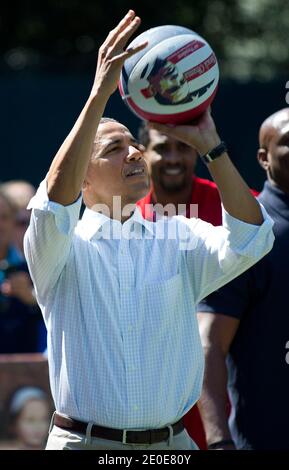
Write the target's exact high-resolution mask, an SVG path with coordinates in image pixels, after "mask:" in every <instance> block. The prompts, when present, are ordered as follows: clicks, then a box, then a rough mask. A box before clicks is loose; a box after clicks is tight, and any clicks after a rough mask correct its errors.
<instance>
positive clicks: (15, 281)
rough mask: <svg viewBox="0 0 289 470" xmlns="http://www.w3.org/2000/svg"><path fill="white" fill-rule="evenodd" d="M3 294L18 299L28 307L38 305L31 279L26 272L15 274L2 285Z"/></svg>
mask: <svg viewBox="0 0 289 470" xmlns="http://www.w3.org/2000/svg"><path fill="white" fill-rule="evenodd" d="M1 292H2V294H3V295H6V296H7V297H16V298H17V299H19V300H21V302H23V303H24V304H26V305H36V304H37V302H36V300H35V297H34V296H33V293H32V292H33V289H32V285H31V281H30V277H29V275H28V274H27V273H25V272H23V271H22V272H21V271H20V272H17V273H13V274H11V275H10V276H9V278H8V279H6V280H5V281H4V282H3V284H2V285H1Z"/></svg>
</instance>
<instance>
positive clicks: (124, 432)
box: [122, 429, 127, 444]
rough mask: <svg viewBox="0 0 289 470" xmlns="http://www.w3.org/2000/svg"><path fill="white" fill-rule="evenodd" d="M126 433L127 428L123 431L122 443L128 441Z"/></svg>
mask: <svg viewBox="0 0 289 470" xmlns="http://www.w3.org/2000/svg"><path fill="white" fill-rule="evenodd" d="M126 433H127V430H126V429H124V430H123V431H122V443H123V444H127V442H126Z"/></svg>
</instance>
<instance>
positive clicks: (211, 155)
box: [201, 141, 227, 164]
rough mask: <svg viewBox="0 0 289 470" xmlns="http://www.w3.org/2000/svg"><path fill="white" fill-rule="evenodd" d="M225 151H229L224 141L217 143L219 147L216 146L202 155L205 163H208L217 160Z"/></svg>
mask: <svg viewBox="0 0 289 470" xmlns="http://www.w3.org/2000/svg"><path fill="white" fill-rule="evenodd" d="M225 152H227V145H226V144H225V142H223V141H222V142H221V143H220V144H219V145H217V147H214V148H213V149H212V150H210V151H209V152H208V153H206V154H205V155H201V159H202V160H203V162H204V163H206V164H208V163H211V162H212V161H213V160H216V158H218V157H220V156H221V155H223V153H225Z"/></svg>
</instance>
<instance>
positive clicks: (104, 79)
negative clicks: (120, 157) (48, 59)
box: [24, 10, 146, 303]
mask: <svg viewBox="0 0 289 470" xmlns="http://www.w3.org/2000/svg"><path fill="white" fill-rule="evenodd" d="M139 24H140V19H139V18H138V17H136V16H135V13H134V12H133V11H132V10H130V11H129V12H128V14H127V15H126V16H125V17H124V18H123V19H122V20H121V22H120V23H119V24H118V26H116V28H115V29H113V30H112V31H111V32H110V33H109V35H108V37H107V39H106V40H105V42H104V43H103V45H102V46H101V47H100V49H99V54H98V61H97V69H96V75H95V79H94V83H93V86H92V89H91V93H90V96H89V98H88V100H87V102H86V104H85V106H84V108H83V110H82V112H81V113H80V116H79V118H78V119H77V121H76V123H75V125H74V126H73V128H72V130H71V132H70V133H69V135H68V136H67V138H66V139H65V141H64V142H63V144H62V146H61V147H60V149H59V151H58V152H57V154H56V156H55V158H54V160H53V162H52V164H51V167H50V169H49V172H48V175H47V178H46V180H45V181H43V182H42V183H41V185H40V187H39V189H38V191H37V194H36V196H34V198H32V200H31V201H30V205H29V207H30V208H31V209H33V210H32V214H31V221H30V225H29V228H28V230H27V232H26V234H25V239H24V250H25V256H26V259H27V262H28V266H29V271H30V274H31V277H32V279H33V283H34V286H35V291H36V295H37V299H38V301H40V303H43V302H44V301H45V299H47V296H49V295H51V296H53V288H54V286H56V285H57V280H58V279H59V276H60V275H61V273H62V271H63V269H64V267H65V265H66V262H67V260H68V257H69V254H70V250H71V246H72V235H73V230H74V227H75V226H76V224H77V222H78V218H79V210H80V204H81V200H80V198H79V194H80V191H81V188H82V185H83V181H84V178H85V175H86V171H87V167H88V164H89V160H90V157H91V153H92V148H93V142H94V139H95V135H96V131H97V127H98V124H99V121H100V119H101V117H102V114H103V112H104V108H105V105H106V103H107V100H108V98H109V97H110V95H111V94H112V93H113V92H114V91H115V89H116V88H117V83H118V79H119V75H120V71H121V67H122V65H123V63H124V61H125V60H126V59H127V58H128V57H130V56H132V55H133V54H135V53H136V52H138V51H139V50H141V49H142V48H144V47H145V45H146V43H142V44H140V45H138V46H136V47H134V48H133V49H130V50H124V48H125V45H126V43H127V41H128V39H129V38H130V37H131V35H132V34H133V33H134V31H135V30H136V29H137V27H138V26H139Z"/></svg>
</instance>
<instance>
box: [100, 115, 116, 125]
mask: <svg viewBox="0 0 289 470" xmlns="http://www.w3.org/2000/svg"><path fill="white" fill-rule="evenodd" d="M106 122H117V123H118V124H121V122H119V121H117V120H116V119H113V118H111V117H105V116H104V117H102V118H101V120H100V121H99V124H105V123H106Z"/></svg>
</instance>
